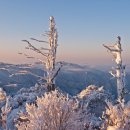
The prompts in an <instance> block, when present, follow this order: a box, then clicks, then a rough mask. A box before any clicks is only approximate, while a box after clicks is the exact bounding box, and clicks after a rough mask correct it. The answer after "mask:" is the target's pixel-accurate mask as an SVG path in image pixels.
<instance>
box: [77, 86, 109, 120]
mask: <svg viewBox="0 0 130 130" xmlns="http://www.w3.org/2000/svg"><path fill="white" fill-rule="evenodd" d="M78 98H79V99H80V101H81V104H82V106H83V107H84V109H85V108H86V109H88V110H89V111H90V113H94V114H95V115H96V116H97V117H99V116H102V112H103V111H104V110H105V107H106V102H105V100H106V99H108V98H109V95H108V94H106V93H105V92H104V89H103V87H100V88H98V87H96V86H94V85H90V86H88V87H86V89H84V90H82V91H81V92H80V93H79V94H78Z"/></svg>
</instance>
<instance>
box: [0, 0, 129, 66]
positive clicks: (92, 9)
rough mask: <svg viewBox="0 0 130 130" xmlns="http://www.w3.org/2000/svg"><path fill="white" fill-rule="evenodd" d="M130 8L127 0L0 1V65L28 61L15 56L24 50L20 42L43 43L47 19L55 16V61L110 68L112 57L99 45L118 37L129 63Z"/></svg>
mask: <svg viewBox="0 0 130 130" xmlns="http://www.w3.org/2000/svg"><path fill="white" fill-rule="evenodd" d="M129 6H130V0H1V1H0V62H6V63H16V64H20V63H27V62H31V61H30V60H28V59H26V58H25V57H23V56H21V55H18V52H23V53H24V52H25V51H26V50H25V49H24V48H25V46H26V44H25V43H23V42H22V41H21V40H23V39H29V38H30V37H35V38H39V39H43V40H44V37H42V35H41V34H44V32H45V31H47V30H48V29H49V17H50V16H54V17H55V21H56V27H57V29H58V35H59V37H58V44H59V46H58V52H57V60H58V61H66V62H71V63H78V64H86V65H94V66H95V65H110V64H112V63H113V61H112V56H111V55H110V54H109V53H107V51H106V49H105V48H103V46H102V44H114V43H115V42H116V40H117V36H118V35H120V36H121V38H122V40H121V43H122V47H123V61H124V63H125V64H130V14H129V13H130V7H129ZM43 46H44V44H43ZM29 54H32V55H34V53H33V52H29Z"/></svg>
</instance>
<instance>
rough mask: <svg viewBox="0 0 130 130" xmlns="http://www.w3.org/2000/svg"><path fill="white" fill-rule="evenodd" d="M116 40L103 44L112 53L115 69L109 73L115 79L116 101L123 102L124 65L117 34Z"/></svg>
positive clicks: (119, 39)
mask: <svg viewBox="0 0 130 130" xmlns="http://www.w3.org/2000/svg"><path fill="white" fill-rule="evenodd" d="M117 38H118V41H117V42H116V43H115V44H114V45H112V46H107V45H103V46H104V47H105V48H107V50H108V51H110V53H111V54H112V55H113V57H114V60H115V63H116V68H115V70H113V71H111V72H110V73H111V75H112V76H113V77H115V78H116V79H117V91H118V101H119V102H120V103H124V94H125V92H124V89H125V75H126V74H125V65H123V64H122V56H121V52H122V47H121V43H120V41H121V37H120V36H118V37H117Z"/></svg>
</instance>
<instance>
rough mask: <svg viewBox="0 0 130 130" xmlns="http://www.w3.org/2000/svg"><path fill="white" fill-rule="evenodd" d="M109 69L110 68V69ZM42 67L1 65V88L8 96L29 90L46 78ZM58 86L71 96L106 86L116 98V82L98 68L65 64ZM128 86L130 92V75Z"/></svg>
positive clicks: (60, 73)
mask: <svg viewBox="0 0 130 130" xmlns="http://www.w3.org/2000/svg"><path fill="white" fill-rule="evenodd" d="M108 69H109V68H108ZM44 74H45V71H44V70H43V69H42V67H39V66H37V65H30V64H20V65H13V64H6V63H0V86H1V87H3V88H4V89H5V90H6V92H7V93H8V94H15V92H17V91H18V90H19V89H20V88H23V87H25V88H29V87H32V86H34V85H35V84H36V83H38V79H39V77H38V76H37V75H40V76H44ZM56 85H57V86H58V87H60V88H61V89H62V90H63V91H65V92H68V93H69V94H71V95H76V94H77V93H79V92H80V91H82V90H83V89H84V88H86V87H87V86H89V85H96V86H99V87H100V86H104V89H105V90H106V91H109V92H110V93H112V94H114V95H115V96H116V81H115V79H113V78H112V76H111V75H110V74H109V73H108V71H106V70H101V69H98V67H97V68H96V67H95V68H94V67H90V66H87V65H86V66H82V65H77V64H73V63H67V62H65V63H64V65H63V67H62V69H61V71H60V72H59V75H58V76H57V78H56ZM126 86H127V89H128V90H129V91H130V88H129V87H128V86H130V73H129V72H128V73H127V76H126Z"/></svg>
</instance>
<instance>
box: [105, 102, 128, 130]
mask: <svg viewBox="0 0 130 130" xmlns="http://www.w3.org/2000/svg"><path fill="white" fill-rule="evenodd" d="M106 103H107V106H108V107H107V109H106V113H105V114H104V115H105V118H104V119H105V122H104V128H105V129H107V130H130V102H128V103H127V104H125V105H124V106H122V105H121V104H116V105H113V104H112V103H111V102H106Z"/></svg>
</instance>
